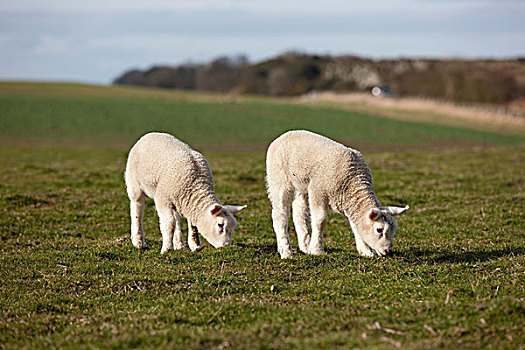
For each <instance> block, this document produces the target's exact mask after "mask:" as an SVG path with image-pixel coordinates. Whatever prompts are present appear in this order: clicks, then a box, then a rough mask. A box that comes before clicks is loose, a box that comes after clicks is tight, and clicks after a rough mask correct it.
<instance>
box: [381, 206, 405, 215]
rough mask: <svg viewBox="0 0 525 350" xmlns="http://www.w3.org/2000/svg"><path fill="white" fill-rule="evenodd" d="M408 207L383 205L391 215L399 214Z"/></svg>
mask: <svg viewBox="0 0 525 350" xmlns="http://www.w3.org/2000/svg"><path fill="white" fill-rule="evenodd" d="M408 208H409V206H408V205H407V206H406V207H404V208H403V207H385V208H384V209H385V211H386V212H387V213H390V214H392V215H399V214H402V213H404V212H405V211H407V210H408Z"/></svg>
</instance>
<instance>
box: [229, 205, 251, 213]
mask: <svg viewBox="0 0 525 350" xmlns="http://www.w3.org/2000/svg"><path fill="white" fill-rule="evenodd" d="M224 207H225V208H226V209H229V210H230V211H231V212H232V214H233V215H235V214H237V213H238V212H240V211H242V210H243V209H244V208H246V207H247V205H225V206H224Z"/></svg>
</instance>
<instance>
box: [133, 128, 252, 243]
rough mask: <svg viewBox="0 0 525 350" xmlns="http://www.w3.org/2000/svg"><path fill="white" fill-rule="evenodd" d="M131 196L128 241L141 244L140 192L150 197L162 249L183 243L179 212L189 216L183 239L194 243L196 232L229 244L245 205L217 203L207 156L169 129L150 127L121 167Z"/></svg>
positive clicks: (142, 209) (196, 236) (142, 232)
mask: <svg viewBox="0 0 525 350" xmlns="http://www.w3.org/2000/svg"><path fill="white" fill-rule="evenodd" d="M125 180H126V187H127V192H128V196H129V199H130V207H131V209H130V214H131V242H132V243H133V245H134V246H135V247H137V248H139V249H142V248H144V247H145V242H144V231H143V229H142V218H143V215H144V207H145V203H144V196H148V197H150V198H153V199H154V200H155V208H156V210H157V213H158V215H159V221H160V231H161V233H162V250H161V253H165V252H167V251H168V250H169V249H172V248H173V249H182V248H184V240H183V238H182V230H181V223H180V218H181V215H182V216H184V217H185V218H187V220H188V245H189V247H190V249H191V251H195V250H197V249H199V248H200V247H201V246H200V241H199V235H198V234H199V233H200V234H202V235H203V236H204V238H206V240H207V241H208V242H209V243H210V244H211V245H212V246H214V247H215V248H218V247H223V246H226V245H229V244H231V241H232V234H233V230H234V229H235V226H236V225H237V220H236V219H235V217H234V214H236V213H238V212H240V211H241V210H243V209H244V208H246V206H232V205H224V206H223V205H222V204H221V203H220V202H219V200H218V199H217V196H216V195H215V191H214V184H213V177H212V173H211V170H210V166H209V165H208V162H207V160H206V158H204V156H203V155H202V154H200V153H199V152H197V151H194V150H193V149H191V148H190V147H189V146H188V145H186V144H185V143H183V142H181V141H179V140H177V139H176V138H175V137H173V136H171V135H169V134H163V133H149V134H146V135H144V136H143V137H142V138H140V139H139V140H138V141H137V143H136V144H135V145H134V146H133V148H131V151H130V152H129V156H128V162H127V165H126V173H125Z"/></svg>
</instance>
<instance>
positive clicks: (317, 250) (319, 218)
mask: <svg viewBox="0 0 525 350" xmlns="http://www.w3.org/2000/svg"><path fill="white" fill-rule="evenodd" d="M309 204H310V214H311V216H312V236H311V237H310V245H309V246H308V254H312V255H321V254H324V248H323V229H324V226H325V225H326V218H327V212H326V205H325V204H324V203H323V202H322V201H320V200H316V198H314V197H313V196H312V195H309Z"/></svg>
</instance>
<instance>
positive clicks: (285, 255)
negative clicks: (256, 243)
mask: <svg viewBox="0 0 525 350" xmlns="http://www.w3.org/2000/svg"><path fill="white" fill-rule="evenodd" d="M279 254H280V255H281V259H291V258H293V253H292V251H291V250H283V251H279Z"/></svg>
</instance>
